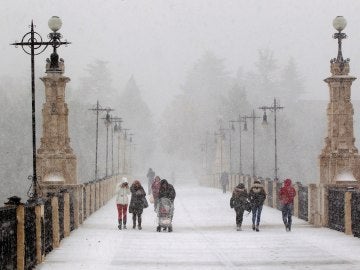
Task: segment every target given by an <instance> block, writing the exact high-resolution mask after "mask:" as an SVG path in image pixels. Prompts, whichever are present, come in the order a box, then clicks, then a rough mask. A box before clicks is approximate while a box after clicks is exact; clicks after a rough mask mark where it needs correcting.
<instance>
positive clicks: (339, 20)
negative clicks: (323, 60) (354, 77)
mask: <svg viewBox="0 0 360 270" xmlns="http://www.w3.org/2000/svg"><path fill="white" fill-rule="evenodd" d="M333 26H334V28H335V29H336V30H337V31H339V32H338V33H335V34H334V35H333V38H334V39H337V40H338V55H337V58H334V59H331V61H330V62H331V63H340V69H341V71H342V70H343V68H344V65H345V63H348V62H350V59H349V58H347V59H345V60H344V58H343V55H342V49H341V40H342V39H346V37H347V36H346V34H345V33H342V32H341V31H342V30H344V29H345V27H346V20H345V18H344V17H343V16H337V17H336V18H335V19H334V20H333Z"/></svg>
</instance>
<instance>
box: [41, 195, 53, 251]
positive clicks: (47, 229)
mask: <svg viewBox="0 0 360 270" xmlns="http://www.w3.org/2000/svg"><path fill="white" fill-rule="evenodd" d="M51 198H52V196H49V197H46V198H45V201H44V230H43V232H44V234H43V237H44V242H43V243H44V245H43V246H44V253H45V254H48V253H49V252H50V251H52V250H53V221H52V205H51Z"/></svg>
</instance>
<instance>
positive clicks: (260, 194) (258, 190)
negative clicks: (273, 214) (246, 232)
mask: <svg viewBox="0 0 360 270" xmlns="http://www.w3.org/2000/svg"><path fill="white" fill-rule="evenodd" d="M265 199H266V192H265V189H264V187H263V186H262V185H261V182H260V181H259V180H255V181H254V185H253V186H252V187H251V188H250V191H249V200H250V204H251V212H252V229H253V230H256V231H257V232H258V231H259V224H260V218H261V211H262V208H263V205H264V202H265ZM255 222H256V224H255Z"/></svg>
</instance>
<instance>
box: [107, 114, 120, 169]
mask: <svg viewBox="0 0 360 270" xmlns="http://www.w3.org/2000/svg"><path fill="white" fill-rule="evenodd" d="M110 122H111V125H112V124H113V123H115V125H114V128H111V175H114V132H115V127H116V126H117V123H121V122H122V119H121V118H120V117H117V116H115V117H110ZM120 130H121V126H120Z"/></svg>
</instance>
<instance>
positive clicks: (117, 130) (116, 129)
mask: <svg viewBox="0 0 360 270" xmlns="http://www.w3.org/2000/svg"><path fill="white" fill-rule="evenodd" d="M111 121H112V122H113V123H115V126H114V128H113V130H112V136H114V133H116V134H118V144H117V175H118V174H119V167H120V156H119V155H120V133H121V123H122V122H123V120H122V118H121V117H116V116H115V117H112V118H111ZM112 140H113V138H112ZM112 144H114V141H113V142H112ZM111 151H112V174H114V158H113V155H114V152H113V148H112V150H111Z"/></svg>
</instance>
